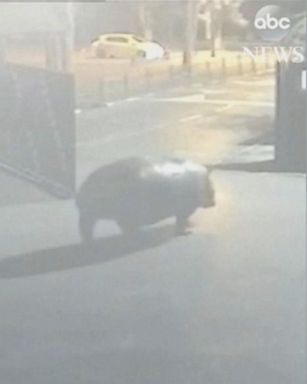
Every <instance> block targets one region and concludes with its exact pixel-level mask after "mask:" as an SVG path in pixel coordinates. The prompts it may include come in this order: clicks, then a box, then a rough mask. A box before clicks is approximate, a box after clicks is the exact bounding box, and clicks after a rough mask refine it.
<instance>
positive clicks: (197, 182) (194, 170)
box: [76, 158, 215, 242]
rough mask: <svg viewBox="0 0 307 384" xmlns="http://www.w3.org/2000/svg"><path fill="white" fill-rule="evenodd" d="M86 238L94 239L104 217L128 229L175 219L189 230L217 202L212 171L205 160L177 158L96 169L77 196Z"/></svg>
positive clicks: (179, 231) (132, 160) (178, 227)
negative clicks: (193, 217)
mask: <svg viewBox="0 0 307 384" xmlns="http://www.w3.org/2000/svg"><path fill="white" fill-rule="evenodd" d="M76 203H77V207H78V209H79V214H80V216H79V230H80V235H81V238H82V239H83V240H84V241H86V242H89V241H92V240H93V237H94V229H95V224H96V223H97V221H99V220H114V221H115V222H116V223H117V224H118V226H119V227H120V228H121V230H122V231H123V232H124V233H132V232H135V231H138V230H139V229H141V228H142V227H144V226H149V225H153V224H156V223H158V222H160V221H162V220H164V219H167V218H171V217H174V218H176V233H177V234H184V233H185V231H186V229H187V227H188V219H189V217H190V216H191V215H192V214H193V213H194V212H195V211H196V210H197V209H198V208H200V207H203V208H209V207H212V206H214V205H215V199H214V189H213V186H212V182H211V180H210V172H209V171H208V169H207V168H206V167H205V166H203V165H200V164H197V163H194V162H191V161H186V160H177V159H166V160H164V159H163V160H159V161H153V160H150V159H145V158H127V159H122V160H118V161H116V162H114V163H111V164H108V165H105V166H102V167H100V168H99V169H97V170H95V171H94V172H93V173H92V174H90V175H89V176H88V177H87V179H86V180H85V181H84V182H83V183H82V184H81V187H80V189H79V191H78V193H77V197H76Z"/></svg>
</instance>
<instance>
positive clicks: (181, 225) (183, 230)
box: [175, 215, 190, 236]
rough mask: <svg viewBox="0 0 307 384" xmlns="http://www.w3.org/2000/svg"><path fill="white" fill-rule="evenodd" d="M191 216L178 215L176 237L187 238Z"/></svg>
mask: <svg viewBox="0 0 307 384" xmlns="http://www.w3.org/2000/svg"><path fill="white" fill-rule="evenodd" d="M189 217H190V216H189V215H178V216H176V232H175V234H176V236H186V235H188V234H189V233H190V232H189V229H188V228H189V227H190V221H189Z"/></svg>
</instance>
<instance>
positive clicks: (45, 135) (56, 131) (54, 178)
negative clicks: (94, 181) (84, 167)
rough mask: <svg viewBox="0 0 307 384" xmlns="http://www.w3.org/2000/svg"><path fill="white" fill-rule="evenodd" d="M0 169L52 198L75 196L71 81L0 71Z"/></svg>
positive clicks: (32, 71) (23, 70)
mask: <svg viewBox="0 0 307 384" xmlns="http://www.w3.org/2000/svg"><path fill="white" fill-rule="evenodd" d="M0 167H2V168H4V169H6V170H7V171H9V172H12V173H14V174H16V175H17V176H19V177H22V178H24V179H26V180H28V181H31V182H33V183H35V184H37V185H38V186H39V187H40V188H42V189H44V190H46V191H48V192H49V193H51V194H53V195H55V196H57V197H60V198H68V197H71V196H72V195H73V194H74V192H75V121H74V84H73V77H72V76H71V75H69V74H64V73H56V72H51V71H46V70H43V69H36V68H28V67H24V66H19V65H12V64H3V65H0Z"/></svg>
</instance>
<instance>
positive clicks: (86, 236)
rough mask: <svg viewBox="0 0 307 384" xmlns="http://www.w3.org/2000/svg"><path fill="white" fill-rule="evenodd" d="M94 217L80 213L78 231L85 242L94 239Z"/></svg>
mask: <svg viewBox="0 0 307 384" xmlns="http://www.w3.org/2000/svg"><path fill="white" fill-rule="evenodd" d="M96 221H97V219H96V217H95V216H94V215H92V214H89V213H81V212H80V217H79V232H80V236H81V238H82V240H83V241H84V242H85V243H91V242H92V241H93V240H94V230H95V225H96Z"/></svg>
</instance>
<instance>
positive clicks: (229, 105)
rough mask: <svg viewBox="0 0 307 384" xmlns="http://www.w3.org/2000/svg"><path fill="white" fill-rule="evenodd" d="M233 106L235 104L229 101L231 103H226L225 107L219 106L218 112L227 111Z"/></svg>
mask: <svg viewBox="0 0 307 384" xmlns="http://www.w3.org/2000/svg"><path fill="white" fill-rule="evenodd" d="M233 106H234V104H233V103H229V104H227V105H225V106H224V107H221V108H217V109H216V112H224V111H227V110H228V109H231V108H232V107H233Z"/></svg>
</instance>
